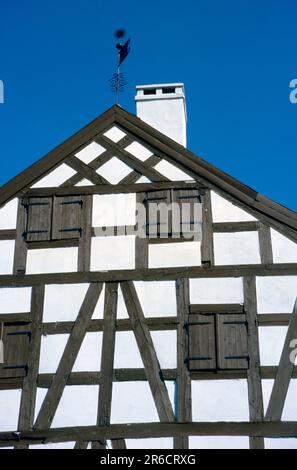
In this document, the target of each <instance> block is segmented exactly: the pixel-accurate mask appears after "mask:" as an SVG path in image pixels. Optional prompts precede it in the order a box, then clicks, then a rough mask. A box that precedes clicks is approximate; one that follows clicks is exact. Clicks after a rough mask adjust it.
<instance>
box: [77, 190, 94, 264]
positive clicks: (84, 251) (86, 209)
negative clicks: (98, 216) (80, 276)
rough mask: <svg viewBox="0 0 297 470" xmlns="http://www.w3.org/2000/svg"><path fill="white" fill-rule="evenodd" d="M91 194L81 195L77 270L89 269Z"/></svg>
mask: <svg viewBox="0 0 297 470" xmlns="http://www.w3.org/2000/svg"><path fill="white" fill-rule="evenodd" d="M92 206H93V196H91V195H88V196H86V195H85V196H84V197H83V208H82V236H81V238H80V239H79V246H78V271H84V272H86V271H90V264H91V240H92Z"/></svg>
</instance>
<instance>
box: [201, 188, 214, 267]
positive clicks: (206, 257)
mask: <svg viewBox="0 0 297 470" xmlns="http://www.w3.org/2000/svg"><path fill="white" fill-rule="evenodd" d="M201 264H202V265H204V266H213V265H214V245H213V230H212V209H211V197H210V190H209V189H206V190H205V194H204V195H203V196H202V242H201Z"/></svg>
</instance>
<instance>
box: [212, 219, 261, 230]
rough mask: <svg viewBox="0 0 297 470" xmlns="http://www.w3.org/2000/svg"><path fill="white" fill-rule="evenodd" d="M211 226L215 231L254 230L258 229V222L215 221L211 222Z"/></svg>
mask: <svg viewBox="0 0 297 470" xmlns="http://www.w3.org/2000/svg"><path fill="white" fill-rule="evenodd" d="M212 228H213V231H214V232H216V233H230V232H256V231H257V230H258V222H257V221H255V222H254V221H250V222H219V223H218V222H217V223H213V224H212Z"/></svg>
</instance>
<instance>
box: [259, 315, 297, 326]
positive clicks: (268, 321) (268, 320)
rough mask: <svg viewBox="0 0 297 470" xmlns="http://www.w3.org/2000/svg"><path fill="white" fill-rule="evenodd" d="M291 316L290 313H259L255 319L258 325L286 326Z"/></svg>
mask: <svg viewBox="0 0 297 470" xmlns="http://www.w3.org/2000/svg"><path fill="white" fill-rule="evenodd" d="M291 317H292V314H291V313H260V314H258V315H257V320H258V325H259V326H287V325H289V323H290V320H291Z"/></svg>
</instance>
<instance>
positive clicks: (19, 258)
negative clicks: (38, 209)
mask: <svg viewBox="0 0 297 470" xmlns="http://www.w3.org/2000/svg"><path fill="white" fill-rule="evenodd" d="M26 224H27V211H26V208H25V206H24V205H23V204H22V199H21V198H20V199H19V203H18V212H17V227H16V240H15V249H14V261H13V274H25V272H26V263H27V246H26V242H25V240H24V232H25V230H26Z"/></svg>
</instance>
